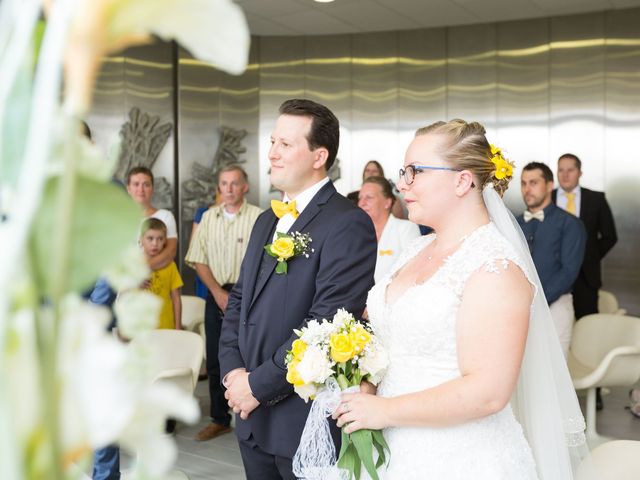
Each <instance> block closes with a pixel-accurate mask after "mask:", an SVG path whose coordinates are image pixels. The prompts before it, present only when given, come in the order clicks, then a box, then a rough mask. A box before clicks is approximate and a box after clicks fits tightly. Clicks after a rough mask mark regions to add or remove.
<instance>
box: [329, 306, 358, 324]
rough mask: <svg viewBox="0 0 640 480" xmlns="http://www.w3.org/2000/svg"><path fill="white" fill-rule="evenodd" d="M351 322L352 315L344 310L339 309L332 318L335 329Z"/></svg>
mask: <svg viewBox="0 0 640 480" xmlns="http://www.w3.org/2000/svg"><path fill="white" fill-rule="evenodd" d="M353 320H354V318H353V315H351V314H350V313H349V312H347V311H346V310H345V309H344V308H339V309H338V311H337V312H336V314H335V315H334V316H333V324H334V325H335V326H336V328H339V327H341V326H343V325H345V324H346V323H349V322H351V321H353Z"/></svg>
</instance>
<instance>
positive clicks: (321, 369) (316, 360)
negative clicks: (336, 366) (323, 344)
mask: <svg viewBox="0 0 640 480" xmlns="http://www.w3.org/2000/svg"><path fill="white" fill-rule="evenodd" d="M296 369H297V370H298V374H299V375H300V377H301V378H302V380H303V381H304V383H324V381H325V380H326V379H327V378H328V377H329V376H331V375H333V373H334V372H333V369H332V368H331V361H330V360H329V356H328V355H327V352H326V351H324V350H323V349H321V348H319V347H317V346H315V345H310V346H309V347H307V349H306V350H305V352H304V356H303V357H302V360H300V363H298V365H297V366H296Z"/></svg>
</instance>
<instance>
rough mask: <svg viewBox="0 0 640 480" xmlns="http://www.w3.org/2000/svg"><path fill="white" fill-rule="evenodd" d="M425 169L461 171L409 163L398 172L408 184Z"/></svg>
mask: <svg viewBox="0 0 640 480" xmlns="http://www.w3.org/2000/svg"><path fill="white" fill-rule="evenodd" d="M423 170H449V171H451V172H461V171H462V170H459V169H457V168H451V167H428V166H427V165H407V166H406V167H405V168H401V169H400V171H399V172H398V173H399V175H400V178H401V179H404V183H406V184H407V185H411V184H412V183H413V181H414V180H415V178H416V175H417V174H418V173H421V172H422V171H423Z"/></svg>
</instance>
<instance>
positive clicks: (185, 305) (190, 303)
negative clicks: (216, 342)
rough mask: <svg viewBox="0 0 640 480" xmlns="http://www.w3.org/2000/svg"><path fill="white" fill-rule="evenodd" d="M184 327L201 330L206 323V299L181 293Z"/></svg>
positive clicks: (191, 330)
mask: <svg viewBox="0 0 640 480" xmlns="http://www.w3.org/2000/svg"><path fill="white" fill-rule="evenodd" d="M180 298H181V300H182V328H184V329H185V330H189V331H190V332H196V333H197V332H199V331H200V325H202V324H203V323H204V308H205V301H204V299H202V298H200V297H196V296H195V295H181V296H180Z"/></svg>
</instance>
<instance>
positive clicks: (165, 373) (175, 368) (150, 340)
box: [131, 330, 204, 393]
mask: <svg viewBox="0 0 640 480" xmlns="http://www.w3.org/2000/svg"><path fill="white" fill-rule="evenodd" d="M131 344H132V345H134V346H135V345H139V346H140V347H141V348H145V349H148V351H149V356H150V365H151V368H152V370H153V372H154V374H155V380H154V381H170V382H172V383H174V384H176V385H177V386H178V387H180V388H182V389H183V390H185V391H187V392H189V393H193V391H194V390H195V387H196V384H197V382H198V374H199V373H200V365H201V363H202V354H203V350H204V342H203V340H202V338H201V337H200V335H198V334H197V333H193V332H188V331H186V330H152V331H150V332H147V333H146V334H145V335H142V336H138V337H136V338H135V339H134V340H132V342H131Z"/></svg>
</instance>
